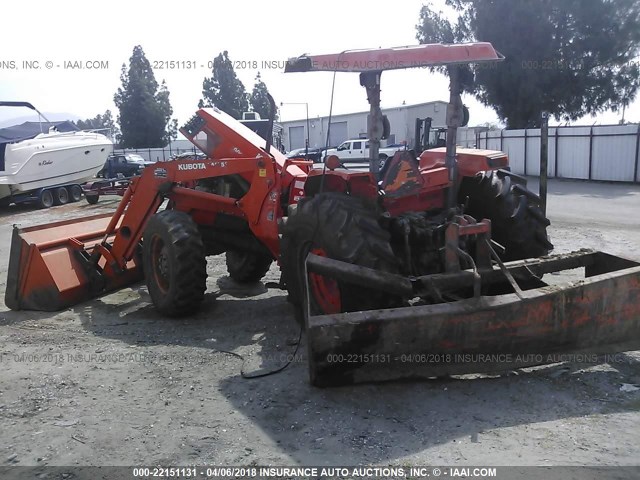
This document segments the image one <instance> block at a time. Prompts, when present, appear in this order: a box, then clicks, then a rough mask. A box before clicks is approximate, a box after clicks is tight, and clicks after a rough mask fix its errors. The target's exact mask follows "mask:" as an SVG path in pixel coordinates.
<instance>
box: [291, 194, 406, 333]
mask: <svg viewBox="0 0 640 480" xmlns="http://www.w3.org/2000/svg"><path fill="white" fill-rule="evenodd" d="M377 217H378V215H377V212H376V211H375V210H374V209H373V208H370V207H368V206H367V205H366V204H365V203H364V201H363V200H362V199H360V198H357V197H352V196H349V195H345V194H342V193H334V192H330V193H322V194H319V195H316V196H314V197H312V198H309V199H303V200H302V201H301V202H300V203H299V204H298V208H297V209H296V213H295V215H292V216H290V217H289V218H288V220H287V223H286V224H285V226H284V227H283V231H282V239H281V256H280V263H281V268H282V276H283V280H284V283H285V285H286V288H287V290H288V292H289V301H290V302H291V303H292V304H293V305H294V306H295V307H296V309H297V310H298V311H297V315H296V319H297V320H298V321H299V322H300V323H302V322H303V318H304V317H303V315H302V312H303V309H306V306H305V305H304V288H305V284H307V283H308V285H309V302H310V305H309V308H310V311H311V313H312V314H330V313H339V312H354V311H359V310H374V309H380V308H388V307H390V306H396V305H397V303H398V299H396V298H394V297H391V296H389V295H385V294H384V293H382V292H379V291H376V290H371V289H368V288H366V287H364V286H361V285H353V284H349V283H346V282H339V281H336V280H332V279H330V278H327V277H323V276H320V275H316V274H309V276H308V279H307V278H305V260H306V257H307V254H308V253H309V252H310V251H312V252H313V253H315V254H316V255H324V256H327V257H329V258H333V259H335V260H341V261H344V262H348V263H353V264H355V265H360V266H363V267H369V268H374V269H378V270H382V271H385V272H391V273H395V272H397V271H398V262H397V259H396V257H395V255H394V253H393V250H392V249H391V245H390V243H389V237H390V236H389V233H388V232H387V231H386V230H384V229H383V228H382V227H381V226H380V224H379V223H378V218H377Z"/></svg>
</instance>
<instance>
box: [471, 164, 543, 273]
mask: <svg viewBox="0 0 640 480" xmlns="http://www.w3.org/2000/svg"><path fill="white" fill-rule="evenodd" d="M467 198H468V206H467V208H466V209H465V213H468V214H469V215H471V216H472V217H474V218H475V219H476V220H482V219H483V218H488V219H489V220H491V237H492V239H493V240H495V241H496V242H498V243H499V244H500V245H502V246H503V247H504V248H505V251H504V254H503V255H501V258H502V260H504V261H512V260H522V259H525V258H535V257H541V256H544V255H547V254H548V253H549V252H550V251H551V250H553V245H552V244H551V242H550V241H549V237H548V236H547V227H548V226H549V224H550V222H549V220H548V219H547V218H546V217H545V216H544V214H543V213H542V209H541V207H540V199H539V198H538V196H537V195H536V194H534V193H533V192H531V191H529V190H527V188H526V182H525V183H523V182H522V180H521V179H520V178H519V177H516V176H514V177H513V179H512V177H511V176H510V175H509V172H502V171H501V172H494V171H489V172H481V173H479V174H477V175H476V176H475V177H465V178H464V179H463V180H462V183H461V185H460V191H459V195H458V200H459V202H460V203H465V202H466V201H467Z"/></svg>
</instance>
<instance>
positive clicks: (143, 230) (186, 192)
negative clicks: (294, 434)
mask: <svg viewBox="0 0 640 480" xmlns="http://www.w3.org/2000/svg"><path fill="white" fill-rule="evenodd" d="M501 59H502V57H501V56H500V55H499V54H498V53H497V52H496V51H495V50H494V49H493V47H492V46H491V45H490V44H488V43H470V44H460V45H441V44H434V45H420V46H415V47H403V48H397V49H377V50H365V51H350V52H343V53H340V54H336V55H321V56H303V57H300V58H297V59H293V60H290V61H289V62H288V64H287V68H286V71H288V72H306V71H322V70H324V71H332V72H336V71H352V72H358V73H360V83H361V85H362V86H364V87H365V89H366V92H367V98H368V101H369V103H370V105H371V112H370V115H369V121H368V130H369V132H368V134H369V140H370V147H371V148H370V170H369V171H368V172H359V171H352V170H348V169H345V168H343V167H342V166H341V165H340V164H339V161H338V160H337V157H330V158H329V159H327V162H326V166H325V168H323V169H312V165H311V163H310V162H307V161H304V160H296V159H294V160H291V159H285V158H284V156H283V155H282V154H280V152H279V151H277V150H276V149H275V148H273V147H272V146H271V145H270V142H269V140H267V141H266V144H265V142H264V140H263V139H261V138H260V137H259V136H258V135H256V134H254V133H253V132H251V131H250V130H249V129H248V128H246V127H244V126H243V125H241V124H240V123H239V122H237V121H235V120H234V119H232V118H231V117H229V116H228V115H226V114H225V113H223V112H221V111H219V110H218V109H216V108H205V109H200V110H198V112H197V113H196V115H195V116H194V117H193V118H192V119H191V120H190V121H189V122H188V123H187V124H186V125H185V126H184V128H182V130H181V132H182V133H183V134H184V135H185V136H186V137H187V138H189V139H190V140H191V141H192V142H193V143H194V144H195V145H196V146H197V147H198V148H199V149H200V150H201V151H202V152H203V153H204V154H205V155H206V159H201V160H200V159H198V160H175V161H170V162H162V163H157V164H156V165H154V166H151V167H149V168H147V169H145V170H144V172H143V173H142V175H141V176H140V177H137V178H135V179H134V180H132V182H131V184H130V186H129V187H128V189H127V191H126V193H125V195H124V197H123V199H122V201H121V203H120V205H119V206H118V208H117V210H116V212H115V213H114V214H108V215H97V216H94V217H89V218H83V219H79V220H70V221H63V222H57V223H53V224H48V225H42V226H37V227H30V228H24V229H21V228H17V227H16V228H15V230H14V233H13V239H12V247H11V254H10V265H9V274H8V276H9V278H8V281H7V291H6V304H7V305H8V306H9V307H10V308H12V309H34V310H60V309H63V308H66V307H68V306H71V305H74V304H76V303H79V302H82V301H85V300H87V299H90V298H93V297H96V296H99V295H102V294H104V293H106V292H109V291H113V290H115V289H118V288H122V287H124V286H127V285H130V284H132V283H134V282H136V281H139V280H142V279H145V281H146V284H147V287H148V290H149V294H150V296H151V299H152V300H153V303H154V305H155V307H156V309H157V310H158V311H159V312H160V313H161V314H163V315H168V316H178V315H189V314H191V313H193V312H194V311H195V310H197V309H198V307H199V305H200V302H201V301H202V299H203V297H204V293H205V289H206V284H205V281H206V276H207V272H206V261H205V257H206V256H207V255H216V254H220V253H223V252H226V260H227V266H228V270H229V273H230V275H231V276H232V277H233V278H234V279H236V280H237V281H240V282H253V281H257V280H259V279H260V278H261V277H262V276H263V275H264V274H265V272H266V271H267V269H268V268H269V266H270V264H271V262H272V261H273V260H276V261H278V262H279V264H280V268H281V270H282V284H283V286H284V287H285V288H286V289H287V290H288V293H289V300H290V301H291V302H292V303H293V304H294V305H295V306H296V309H297V312H298V318H299V319H300V321H301V322H302V325H303V326H304V327H305V329H306V337H307V344H308V355H309V368H310V376H311V381H312V383H314V384H316V385H335V384H345V383H351V382H361V381H369V380H387V379H395V378H402V377H413V376H439V375H445V374H458V373H469V372H483V371H493V370H500V369H505V368H508V369H512V368H514V367H517V366H525V365H533V364H540V363H545V362H549V361H553V360H550V357H548V356H543V355H542V354H555V353H558V352H573V351H583V350H585V349H589V350H590V351H594V352H595V351H597V352H600V351H602V352H606V351H621V350H629V349H632V348H638V347H639V346H640V345H639V343H640V341H639V340H640V265H639V264H638V263H636V262H632V261H629V260H625V259H622V258H618V257H614V256H611V255H608V254H605V253H601V252H594V251H580V252H577V253H573V254H567V255H560V256H555V257H549V256H546V255H547V253H548V252H549V251H550V250H551V248H552V245H551V243H550V242H549V240H548V237H547V233H546V228H547V226H548V225H549V221H548V220H547V219H546V218H545V216H544V214H543V213H542V211H541V209H540V199H539V198H538V196H537V195H535V194H534V193H532V192H531V191H529V190H528V189H527V188H526V180H525V179H524V178H522V177H520V176H518V175H515V174H513V173H511V172H510V170H509V166H508V159H507V156H506V155H505V154H503V153H501V152H495V151H485V150H471V149H456V129H457V127H459V126H460V125H461V124H462V121H463V117H464V111H463V107H462V102H461V97H460V95H461V92H462V88H463V85H462V81H461V78H462V75H461V68H460V65H461V64H462V65H463V64H468V63H474V62H494V61H499V60H501ZM437 65H442V66H446V68H447V69H448V71H449V76H450V78H451V92H450V103H449V106H448V109H447V126H448V132H447V145H446V148H440V149H434V150H427V151H425V152H422V153H421V155H420V157H419V158H416V157H415V155H414V153H413V152H412V151H410V150H405V151H399V152H398V153H396V155H395V156H394V157H393V159H391V160H389V161H387V162H386V163H385V165H384V168H383V169H382V171H379V162H378V149H379V146H380V141H381V139H383V138H384V137H385V135H386V134H387V132H386V130H387V125H388V122H386V120H385V118H384V116H383V115H382V112H381V110H380V79H381V74H382V71H383V70H388V69H394V68H407V67H411V66H437ZM267 138H271V136H270V135H267ZM165 200H168V203H167V206H166V208H165V209H163V210H161V211H159V209H160V207H161V205H163V202H164V201H165ZM505 262H506V263H505ZM582 267H584V272H585V278H584V279H582V280H580V281H578V282H573V283H567V284H565V285H561V286H549V285H547V283H546V282H545V281H543V280H542V278H543V275H544V274H545V273H550V272H557V271H561V270H566V269H576V268H582ZM505 356H509V357H505ZM510 356H513V357H510ZM505 358H508V359H510V361H509V362H504V359H505Z"/></svg>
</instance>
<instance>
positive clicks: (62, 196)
mask: <svg viewBox="0 0 640 480" xmlns="http://www.w3.org/2000/svg"><path fill="white" fill-rule="evenodd" d="M54 200H55V203H56V205H66V204H67V203H69V190H67V189H66V188H65V187H58V188H56V191H55V194H54Z"/></svg>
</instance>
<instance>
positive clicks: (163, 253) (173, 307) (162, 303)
mask: <svg viewBox="0 0 640 480" xmlns="http://www.w3.org/2000/svg"><path fill="white" fill-rule="evenodd" d="M142 252H143V255H142V257H143V268H144V272H145V279H146V283H147V288H148V289H149V295H150V296H151V299H152V300H153V304H154V305H155V307H156V309H157V310H158V312H159V313H161V314H162V315H166V316H169V317H182V316H186V315H189V314H192V313H194V312H195V311H197V310H198V308H199V307H200V304H201V303H202V300H203V299H204V292H205V290H206V289H207V285H206V282H207V261H206V257H205V250H204V244H203V243H202V237H201V235H200V231H199V230H198V226H197V225H196V224H195V222H194V221H193V219H192V218H191V217H190V216H189V215H187V214H186V213H184V212H178V211H175V210H164V211H162V212H159V213H156V214H155V215H154V216H152V217H151V218H150V219H149V222H148V224H147V227H146V229H145V231H144V236H143V248H142Z"/></svg>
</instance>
